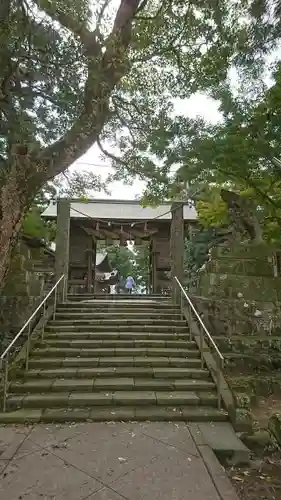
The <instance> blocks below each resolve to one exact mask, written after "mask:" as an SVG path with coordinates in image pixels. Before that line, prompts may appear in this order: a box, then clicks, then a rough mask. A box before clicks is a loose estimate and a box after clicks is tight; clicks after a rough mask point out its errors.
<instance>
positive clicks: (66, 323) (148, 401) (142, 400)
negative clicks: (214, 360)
mask: <svg viewBox="0 0 281 500" xmlns="http://www.w3.org/2000/svg"><path fill="white" fill-rule="evenodd" d="M69 299H71V302H70V301H69V302H67V303H65V304H61V305H59V306H58V308H57V311H56V316H55V319H54V320H53V319H52V320H50V321H49V322H48V323H47V326H46V328H45V336H44V341H43V342H41V340H38V341H37V343H36V344H35V346H34V347H33V349H32V351H31V356H30V361H29V369H28V371H27V372H24V371H22V372H20V373H18V375H17V378H16V379H14V380H13V381H12V382H11V383H10V387H9V396H8V399H7V411H6V412H5V413H1V414H0V422H25V421H29V422H36V421H43V422H52V421H54V422H65V421H103V420H106V421H130V420H134V421H136V420H137V421H139V420H154V421H160V420H163V421H172V420H174V421H176V420H179V421H180V420H184V421H224V420H227V413H226V412H225V411H224V410H219V409H218V408H217V393H216V387H215V384H214V382H213V380H212V378H211V376H210V373H209V372H208V369H207V368H206V367H205V366H204V367H203V368H202V366H201V360H200V355H199V351H198V348H197V345H196V343H195V342H194V341H193V340H191V339H190V336H189V330H188V326H187V325H186V322H185V321H184V320H183V319H182V317H181V314H180V309H179V308H176V307H175V306H174V305H172V303H171V302H170V300H169V299H168V298H163V297H162V298H157V297H156V298H155V297H153V296H151V297H147V298H145V299H144V296H142V298H141V299H140V298H136V297H134V298H129V297H126V298H125V299H124V297H123V298H122V297H120V296H112V297H110V298H108V296H107V297H104V298H101V297H96V298H95V299H94V300H92V298H91V297H90V296H89V297H87V299H86V301H85V302H83V301H81V298H80V297H79V300H78V299H77V297H75V296H71V297H69ZM84 300H85V297H84Z"/></svg>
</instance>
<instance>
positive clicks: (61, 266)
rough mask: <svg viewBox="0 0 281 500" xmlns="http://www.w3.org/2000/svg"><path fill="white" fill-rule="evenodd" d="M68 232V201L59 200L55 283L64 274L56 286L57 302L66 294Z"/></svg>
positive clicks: (61, 300)
mask: <svg viewBox="0 0 281 500" xmlns="http://www.w3.org/2000/svg"><path fill="white" fill-rule="evenodd" d="M69 230H70V201H69V200H68V199H66V198H61V199H59V200H58V203H57V231H56V260H55V276H56V281H58V280H59V278H60V277H61V276H62V275H63V274H64V275H65V280H66V281H65V285H64V280H62V281H61V282H60V284H59V286H58V301H60V302H63V301H64V300H65V298H66V297H65V296H64V294H66V293H67V280H68V268H69Z"/></svg>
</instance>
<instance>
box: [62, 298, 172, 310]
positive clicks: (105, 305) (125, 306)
mask: <svg viewBox="0 0 281 500" xmlns="http://www.w3.org/2000/svg"><path fill="white" fill-rule="evenodd" d="M58 308H60V309H68V310H72V309H93V308H95V309H100V310H102V311H109V310H110V311H111V310H114V309H116V310H124V311H127V312H128V311H132V310H136V311H138V310H142V309H143V310H145V311H160V310H162V311H177V310H178V311H179V310H180V306H179V305H176V304H173V303H167V302H165V304H162V303H161V302H139V303H136V302H134V301H132V302H130V301H126V302H124V303H122V302H120V301H119V302H118V301H117V302H113V301H112V300H111V301H108V302H105V301H93V302H81V301H80V302H65V303H64V304H58Z"/></svg>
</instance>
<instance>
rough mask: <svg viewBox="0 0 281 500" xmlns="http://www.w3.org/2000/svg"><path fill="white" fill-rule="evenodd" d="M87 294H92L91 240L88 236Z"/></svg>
mask: <svg viewBox="0 0 281 500" xmlns="http://www.w3.org/2000/svg"><path fill="white" fill-rule="evenodd" d="M87 266H88V268H87V292H88V293H91V292H92V285H93V238H92V236H91V235H89V239H88V249H87Z"/></svg>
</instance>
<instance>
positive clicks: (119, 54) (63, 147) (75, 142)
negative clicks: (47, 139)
mask: <svg viewBox="0 0 281 500" xmlns="http://www.w3.org/2000/svg"><path fill="white" fill-rule="evenodd" d="M38 1H41V0H38ZM139 3H140V0H122V1H121V5H120V7H119V9H118V12H117V14H116V18H115V22H114V26H113V30H112V32H111V34H110V35H109V37H108V38H107V41H106V44H105V45H106V50H105V52H104V53H100V56H99V57H98V58H96V57H93V56H91V55H89V54H88V77H87V81H86V84H85V90H84V105H83V109H82V111H81V114H80V116H79V117H78V119H77V120H76V121H75V122H74V124H73V126H72V127H71V128H70V130H69V131H67V132H66V133H65V135H64V136H63V137H62V138H61V139H59V140H58V141H57V142H55V143H54V144H53V145H52V146H49V147H47V148H45V149H43V150H42V151H41V153H40V156H39V163H38V174H40V175H42V176H43V178H44V181H47V180H49V179H51V178H53V177H54V176H55V175H57V174H59V173H60V172H62V171H63V170H65V169H66V168H67V167H69V165H71V163H73V162H74V161H75V160H77V159H78V158H79V157H80V156H81V155H82V154H84V153H86V151H87V150H88V149H89V148H90V147H91V146H92V145H93V144H94V143H95V142H96V141H97V140H98V138H99V135H100V133H101V131H102V129H103V126H104V124H105V122H106V120H107V119H108V117H109V115H110V109H109V99H110V96H111V93H112V91H113V89H114V88H115V86H116V85H117V83H118V82H119V81H120V79H121V78H122V76H123V75H124V74H125V73H126V71H127V69H128V63H127V62H126V51H127V48H128V45H129V43H130V40H131V31H132V20H133V18H134V16H135V14H136V11H137V8H138V5H139ZM91 36H92V34H91Z"/></svg>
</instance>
